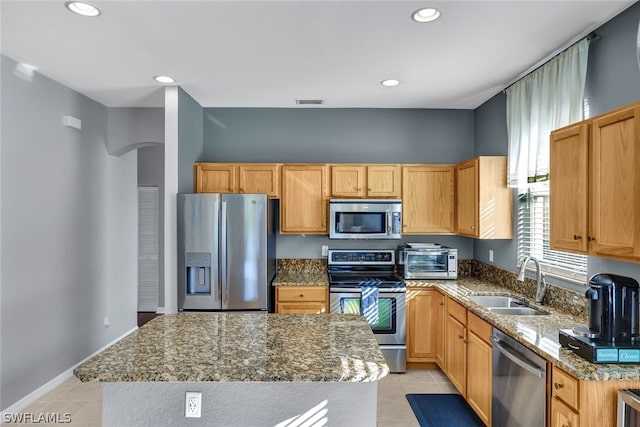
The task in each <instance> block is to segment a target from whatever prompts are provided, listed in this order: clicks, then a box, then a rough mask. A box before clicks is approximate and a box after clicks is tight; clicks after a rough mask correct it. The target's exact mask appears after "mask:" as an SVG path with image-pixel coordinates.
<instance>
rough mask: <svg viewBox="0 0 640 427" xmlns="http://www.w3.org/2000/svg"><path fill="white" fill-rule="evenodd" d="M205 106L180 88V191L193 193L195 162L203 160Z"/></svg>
mask: <svg viewBox="0 0 640 427" xmlns="http://www.w3.org/2000/svg"><path fill="white" fill-rule="evenodd" d="M202 121H203V108H202V107H201V106H200V104H198V103H197V102H196V101H195V100H194V99H193V98H192V97H191V96H189V94H188V93H187V92H185V91H184V90H182V88H178V192H180V193H193V163H195V162H199V161H201V160H202V157H203V153H204V148H203V132H204V129H203V123H202Z"/></svg>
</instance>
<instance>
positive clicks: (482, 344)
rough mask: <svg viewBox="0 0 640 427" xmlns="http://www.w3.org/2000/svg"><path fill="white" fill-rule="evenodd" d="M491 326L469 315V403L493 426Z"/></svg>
mask: <svg viewBox="0 0 640 427" xmlns="http://www.w3.org/2000/svg"><path fill="white" fill-rule="evenodd" d="M492 332H493V328H492V327H491V325H490V324H488V323H487V322H485V321H484V320H482V319H481V318H479V317H478V316H476V315H475V314H473V313H471V312H469V313H467V402H468V403H469V405H470V406H471V407H472V408H473V410H474V411H475V412H476V414H478V416H479V417H480V419H481V420H482V421H483V422H484V423H485V425H488V426H490V425H491V367H492V364H491V357H492V347H491V338H490V337H491V334H492Z"/></svg>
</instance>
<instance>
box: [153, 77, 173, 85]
mask: <svg viewBox="0 0 640 427" xmlns="http://www.w3.org/2000/svg"><path fill="white" fill-rule="evenodd" d="M153 79H154V80H155V81H157V82H158V83H173V82H175V79H174V78H173V77H169V76H155V77H154V78H153Z"/></svg>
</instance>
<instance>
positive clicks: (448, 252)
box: [396, 243, 458, 279]
mask: <svg viewBox="0 0 640 427" xmlns="http://www.w3.org/2000/svg"><path fill="white" fill-rule="evenodd" d="M396 262H397V263H398V266H397V270H398V273H400V274H401V275H402V277H404V278H405V279H457V278H458V250H457V249H454V248H449V247H446V246H442V245H439V244H437V243H407V244H405V245H401V246H398V253H397V256H396Z"/></svg>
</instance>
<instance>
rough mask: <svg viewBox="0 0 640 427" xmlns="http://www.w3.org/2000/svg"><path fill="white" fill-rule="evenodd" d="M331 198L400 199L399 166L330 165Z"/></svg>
mask: <svg viewBox="0 0 640 427" xmlns="http://www.w3.org/2000/svg"><path fill="white" fill-rule="evenodd" d="M330 169H331V191H330V194H331V197H344V198H354V199H355V198H365V197H370V198H377V197H380V198H399V197H400V188H401V186H400V166H398V165H346V164H340V165H330Z"/></svg>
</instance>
